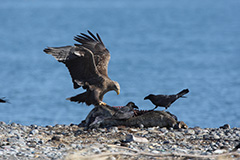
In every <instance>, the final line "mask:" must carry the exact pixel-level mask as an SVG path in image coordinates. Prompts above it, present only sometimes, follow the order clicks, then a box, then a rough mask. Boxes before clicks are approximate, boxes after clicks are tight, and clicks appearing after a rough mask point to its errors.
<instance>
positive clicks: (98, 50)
mask: <svg viewBox="0 0 240 160" xmlns="http://www.w3.org/2000/svg"><path fill="white" fill-rule="evenodd" d="M88 33H89V34H90V35H91V36H92V37H90V36H89V35H86V34H84V33H80V34H81V35H77V36H75V37H74V40H75V41H77V42H79V43H80V44H75V46H83V47H86V48H88V49H89V50H91V51H92V53H93V54H94V59H95V64H96V66H97V69H98V71H99V72H100V73H101V74H103V75H104V76H106V77H108V63H109V60H110V53H109V51H108V50H107V48H106V47H105V46H104V44H103V42H102V39H101V38H100V36H99V35H98V34H96V35H97V37H96V36H94V34H92V33H91V32H90V31H88Z"/></svg>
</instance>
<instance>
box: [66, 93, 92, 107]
mask: <svg viewBox="0 0 240 160" xmlns="http://www.w3.org/2000/svg"><path fill="white" fill-rule="evenodd" d="M88 95H89V94H88V92H84V93H81V94H78V95H76V96H73V97H69V98H67V100H69V101H71V102H78V103H86V104H87V105H88V106H89V105H91V104H88V103H87V98H88Z"/></svg>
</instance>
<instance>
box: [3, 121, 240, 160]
mask: <svg viewBox="0 0 240 160" xmlns="http://www.w3.org/2000/svg"><path fill="white" fill-rule="evenodd" d="M0 133H1V134H0V159H68V160H70V159H110V160H115V159H173V158H178V159H185V158H187V159H240V150H238V147H239V146H238V145H239V141H240V139H239V137H240V128H236V127H233V128H230V126H229V125H224V126H222V127H219V128H200V127H194V128H187V129H183V128H180V129H174V128H172V127H170V128H165V127H163V128H160V127H148V128H144V127H143V126H142V127H141V126H140V127H137V128H134V127H124V126H118V127H110V128H96V129H91V130H86V129H85V128H83V127H80V126H79V125H76V124H70V125H61V124H57V125H55V126H37V125H30V126H24V125H21V124H16V123H11V124H6V123H5V122H0ZM236 146H237V147H236Z"/></svg>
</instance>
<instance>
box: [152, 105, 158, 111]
mask: <svg viewBox="0 0 240 160" xmlns="http://www.w3.org/2000/svg"><path fill="white" fill-rule="evenodd" d="M157 107H158V106H156V107H155V108H153V109H152V110H150V111H154V110H155V109H156V108H157Z"/></svg>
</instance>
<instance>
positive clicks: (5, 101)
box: [0, 97, 9, 103]
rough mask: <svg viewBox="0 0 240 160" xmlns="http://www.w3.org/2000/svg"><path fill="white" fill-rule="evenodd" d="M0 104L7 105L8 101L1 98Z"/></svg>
mask: <svg viewBox="0 0 240 160" xmlns="http://www.w3.org/2000/svg"><path fill="white" fill-rule="evenodd" d="M0 103H9V101H8V100H7V99H5V97H2V98H0Z"/></svg>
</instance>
